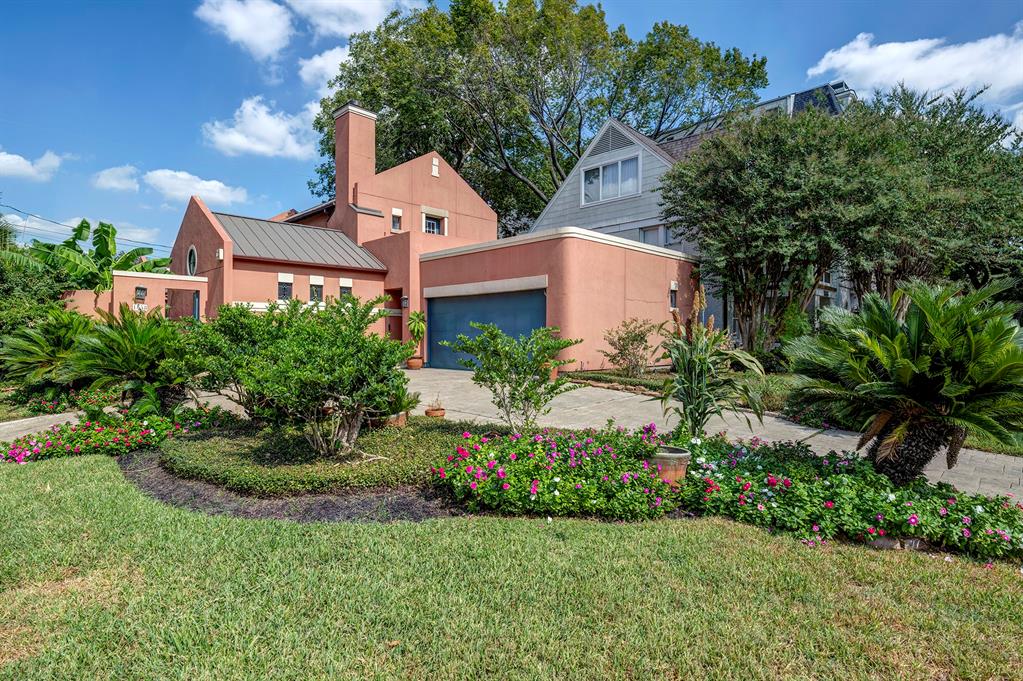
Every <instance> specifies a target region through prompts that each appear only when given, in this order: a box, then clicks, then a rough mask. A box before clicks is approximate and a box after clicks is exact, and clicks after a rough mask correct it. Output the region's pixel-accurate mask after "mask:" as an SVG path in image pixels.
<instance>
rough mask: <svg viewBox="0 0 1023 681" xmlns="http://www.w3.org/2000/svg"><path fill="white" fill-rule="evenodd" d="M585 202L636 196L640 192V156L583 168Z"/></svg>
mask: <svg viewBox="0 0 1023 681" xmlns="http://www.w3.org/2000/svg"><path fill="white" fill-rule="evenodd" d="M582 183H583V191H582V196H583V200H582V202H583V204H584V205H585V204H590V203H597V202H599V201H609V200H611V199H620V198H623V197H626V196H634V195H636V194H638V193H639V157H638V156H633V157H632V158H626V159H622V160H621V161H615V162H614V163H605V164H604V165H600V166H596V167H593V168H587V169H585V170H583V177H582Z"/></svg>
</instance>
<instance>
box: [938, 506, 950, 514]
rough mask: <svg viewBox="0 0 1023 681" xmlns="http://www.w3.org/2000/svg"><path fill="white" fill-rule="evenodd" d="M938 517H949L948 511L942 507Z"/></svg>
mask: <svg viewBox="0 0 1023 681" xmlns="http://www.w3.org/2000/svg"><path fill="white" fill-rule="evenodd" d="M938 515H948V509H947V508H945V507H944V506H942V507H941V508H939V509H938Z"/></svg>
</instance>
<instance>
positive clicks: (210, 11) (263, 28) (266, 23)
mask: <svg viewBox="0 0 1023 681" xmlns="http://www.w3.org/2000/svg"><path fill="white" fill-rule="evenodd" d="M195 15H196V16H197V17H199V18H200V19H202V20H203V21H205V22H206V23H207V24H209V25H210V26H212V27H213V28H215V29H216V30H218V31H220V32H221V33H223V34H224V35H225V36H227V39H228V40H230V41H231V42H233V43H237V44H238V45H241V46H242V47H243V48H245V49H246V50H248V52H249V53H250V54H251V55H252V56H253V57H255V58H256V59H261V60H269V59H274V58H275V57H277V55H278V54H280V52H281V50H283V49H284V48H285V47H287V46H288V43H289V42H290V41H291V37H292V35H294V33H295V30H294V27H293V26H292V24H291V12H289V11H288V9H287V8H286V7H284V6H282V5H278V4H277V3H276V2H271V0H204V1H203V3H202V4H201V5H199V7H198V9H196V10H195Z"/></svg>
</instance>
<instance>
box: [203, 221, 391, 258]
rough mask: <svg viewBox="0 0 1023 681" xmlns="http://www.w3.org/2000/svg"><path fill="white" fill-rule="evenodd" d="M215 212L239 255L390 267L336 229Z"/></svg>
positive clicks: (236, 253) (235, 252)
mask: <svg viewBox="0 0 1023 681" xmlns="http://www.w3.org/2000/svg"><path fill="white" fill-rule="evenodd" d="M214 215H215V216H217V219H218V220H219V221H220V224H221V225H223V227H224V230H226V231H227V234H228V236H230V237H231V241H233V242H234V254H235V255H238V256H243V257H245V256H247V257H250V258H270V259H272V260H287V261H290V262H304V263H310V264H313V265H331V266H334V267H353V268H358V269H363V270H381V271H386V270H387V267H386V266H384V264H383V263H382V262H380V261H379V260H377V259H376V257H375V256H374V255H373V254H372V253H370V252H369V251H367V250H366V249H365V248H362V247H361V246H358V245H356V243H355V242H354V241H352V240H351V239H349V238H348V237H346V236H345V235H344V234H343V233H341V232H340V231H338V230H336V229H325V228H323V227H309V226H307V225H297V224H294V223H291V222H271V221H270V220H260V219H259V218H247V217H243V216H241V215H231V214H229V213H214Z"/></svg>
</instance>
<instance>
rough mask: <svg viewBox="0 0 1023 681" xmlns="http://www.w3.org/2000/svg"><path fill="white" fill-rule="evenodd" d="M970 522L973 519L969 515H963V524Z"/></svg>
mask: <svg viewBox="0 0 1023 681" xmlns="http://www.w3.org/2000/svg"><path fill="white" fill-rule="evenodd" d="M971 522H973V521H972V520H971V519H970V516H968V515H964V516H963V525H969V524H970V523H971Z"/></svg>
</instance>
